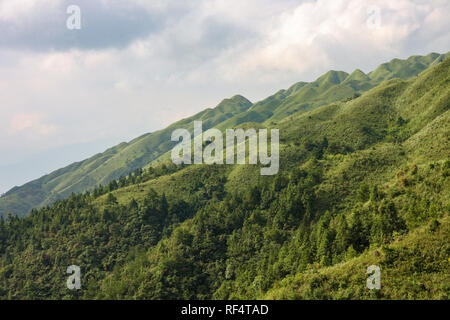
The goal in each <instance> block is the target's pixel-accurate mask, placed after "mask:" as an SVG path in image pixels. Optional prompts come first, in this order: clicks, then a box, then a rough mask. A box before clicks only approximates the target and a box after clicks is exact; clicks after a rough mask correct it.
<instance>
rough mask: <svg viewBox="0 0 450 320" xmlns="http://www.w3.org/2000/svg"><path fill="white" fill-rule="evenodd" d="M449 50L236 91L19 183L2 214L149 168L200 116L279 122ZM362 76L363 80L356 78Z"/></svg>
mask: <svg viewBox="0 0 450 320" xmlns="http://www.w3.org/2000/svg"><path fill="white" fill-rule="evenodd" d="M449 55H450V53H447V54H437V53H431V54H429V55H427V56H412V57H410V58H408V59H406V60H400V59H393V60H391V61H390V62H388V63H385V64H382V65H380V66H379V67H378V68H376V69H375V70H374V71H372V72H370V73H369V74H367V75H366V77H362V74H361V73H359V72H357V71H356V70H355V71H354V72H353V73H352V74H348V73H346V72H343V71H333V70H331V71H328V72H327V73H325V74H324V75H322V76H320V77H318V78H317V79H316V80H315V81H313V82H310V83H307V82H297V83H295V84H294V85H292V86H290V87H289V88H288V89H287V90H280V91H278V92H277V93H275V94H274V95H272V96H269V97H268V98H266V99H263V100H261V101H259V102H256V103H251V102H250V101H249V100H248V99H246V98H245V97H243V96H241V95H235V96H233V97H231V98H229V99H224V100H222V101H221V102H220V103H219V104H218V105H217V106H216V107H215V108H213V109H205V110H203V111H201V112H199V113H197V114H195V115H193V116H191V117H188V118H185V119H182V120H179V121H177V122H175V123H174V124H172V125H170V126H168V127H166V128H165V129H162V130H159V131H156V132H153V133H147V134H144V135H142V136H140V137H137V138H135V139H133V140H131V141H130V142H122V143H120V144H118V145H116V146H114V147H111V148H109V149H107V150H106V151H105V152H103V153H98V154H96V155H94V156H93V157H90V158H88V159H85V160H83V161H79V162H76V163H73V164H71V165H69V166H66V167H64V168H60V169H58V170H55V171H53V172H51V173H50V174H48V175H45V176H43V177H41V178H39V179H36V180H33V181H31V182H29V183H26V184H25V185H23V186H20V187H14V188H13V189H11V190H9V191H8V192H6V193H5V194H4V195H3V196H2V197H1V198H0V216H6V215H7V214H8V213H9V212H11V213H13V214H15V215H20V216H23V215H26V214H27V213H28V212H29V210H30V209H31V208H34V207H40V206H43V205H48V204H51V203H53V202H54V201H55V200H57V199H61V198H64V197H67V196H69V195H70V194H71V193H73V192H75V193H79V192H83V191H86V190H90V189H92V188H94V187H95V186H97V185H99V184H107V183H109V181H111V180H113V179H117V178H119V177H120V176H124V175H127V174H129V173H131V172H133V171H134V170H137V169H139V168H142V167H145V166H147V165H149V164H150V163H152V162H153V161H155V160H157V159H158V158H159V157H161V156H163V155H164V154H166V153H167V152H168V151H169V150H170V149H171V148H172V147H173V146H174V145H175V143H174V142H171V141H170V134H171V132H172V131H173V130H174V129H175V128H180V127H181V128H187V129H188V130H190V131H192V126H193V121H194V120H202V121H203V127H204V129H208V128H210V127H217V128H218V129H221V130H224V129H226V128H232V127H235V126H238V125H240V124H243V123H245V122H255V123H261V124H262V123H265V124H270V123H275V122H277V121H280V120H282V119H284V118H286V117H288V116H290V115H293V114H299V113H302V112H306V111H308V110H311V109H314V108H317V107H320V106H323V105H327V104H330V103H332V102H337V101H340V100H344V99H351V98H354V97H357V96H358V95H360V94H361V93H362V92H365V91H367V90H369V89H370V88H373V87H374V86H376V85H377V84H379V83H380V82H381V81H385V80H389V79H392V78H393V77H395V76H398V77H400V78H402V77H403V78H405V79H408V78H411V77H413V76H416V75H418V74H419V73H420V72H422V71H424V70H425V69H426V68H428V67H430V66H432V65H434V64H436V63H438V62H439V61H442V60H443V59H444V58H445V57H446V56H449ZM355 72H357V74H356V75H355V74H354V73H355ZM361 72H362V71H361ZM356 76H358V77H359V78H361V79H355V77H356Z"/></svg>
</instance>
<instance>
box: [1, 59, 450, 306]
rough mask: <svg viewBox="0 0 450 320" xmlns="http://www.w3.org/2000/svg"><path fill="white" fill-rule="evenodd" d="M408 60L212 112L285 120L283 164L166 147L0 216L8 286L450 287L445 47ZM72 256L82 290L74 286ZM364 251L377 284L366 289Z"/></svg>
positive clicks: (293, 292) (296, 290)
mask: <svg viewBox="0 0 450 320" xmlns="http://www.w3.org/2000/svg"><path fill="white" fill-rule="evenodd" d="M399 61H400V60H399ZM399 61H397V60H393V61H391V62H390V63H388V64H386V65H385V66H384V67H382V68H381V69H380V70H379V71H377V70H378V69H377V70H376V71H374V73H373V74H368V75H366V76H365V75H364V74H363V73H362V72H359V71H355V72H353V73H352V74H351V75H348V74H345V73H343V72H336V71H330V72H328V73H327V74H325V75H324V76H322V77H320V78H319V79H318V80H316V81H315V82H312V83H299V84H297V85H294V86H293V87H291V88H290V89H288V90H286V91H280V92H278V93H277V94H275V95H274V96H271V97H269V98H267V99H266V100H263V101H261V102H258V103H256V104H254V105H252V106H250V104H248V103H247V104H245V103H244V104H242V109H245V110H241V111H240V112H239V113H236V115H234V116H232V117H231V116H230V117H228V118H227V119H226V120H225V121H223V122H220V123H218V124H217V125H215V126H216V127H220V128H222V129H223V128H225V127H224V125H226V126H228V125H231V127H233V126H243V127H271V128H277V129H279V131H280V171H279V173H278V174H277V175H274V176H261V175H260V171H259V166H258V165H179V166H176V165H174V164H172V163H170V162H165V161H161V162H160V163H158V164H155V165H154V166H147V167H146V168H145V169H143V170H136V171H135V172H134V173H133V174H131V175H128V176H126V177H122V178H121V179H118V180H112V181H111V182H110V183H108V184H107V185H106V186H102V187H98V188H95V189H94V190H92V192H84V193H79V194H74V195H71V196H70V197H69V198H67V199H65V200H58V201H56V202H55V203H54V204H53V205H52V206H48V207H44V208H41V209H39V210H36V209H35V210H33V211H32V212H31V214H30V215H28V216H27V217H24V218H19V217H9V218H8V219H7V221H3V220H0V298H3V299H19V298H29V299H38V298H39V299H55V298H65V299H92V298H100V299H260V298H276V299H393V298H394V299H412V298H414V299H449V297H450V286H449V270H450V269H449V257H450V244H449V242H448V236H449V234H448V233H449V217H448V213H449V210H450V192H449V190H450V179H449V177H450V152H449V150H450V130H449V128H450V59H445V60H444V59H442V56H435V55H434V54H431V55H428V56H426V57H422V58H420V57H412V58H410V59H408V60H405V61H404V68H405V69H404V70H403V69H402V67H399ZM419 61H423V62H420V63H419ZM400 62H401V61H400ZM424 64H427V65H428V66H430V67H428V68H425V67H424V68H423V69H422V70H423V71H422V72H421V73H420V74H419V75H418V76H417V77H415V76H412V77H411V75H412V74H413V72H412V71H411V68H417V69H421V68H422V66H423V65H424ZM384 70H390V72H393V73H395V74H396V75H399V76H405V77H406V78H408V79H406V80H405V79H403V80H402V79H400V78H393V77H391V76H386V73H385V72H384ZM419 71H420V70H416V72H417V73H418V72H419ZM375 74H376V76H374V75H375ZM406 75H409V76H406ZM368 78H370V80H368ZM374 79H383V80H386V81H383V82H381V83H380V84H378V85H376V86H375V85H372V87H371V89H370V90H368V91H366V92H363V93H361V96H357V95H353V94H354V93H355V92H356V93H358V90H360V89H358V90H356V89H354V88H353V86H355V87H358V86H359V84H358V81H361V85H362V82H364V83H367V82H373V81H378V80H374ZM344 87H345V88H352V90H354V91H351V92H352V96H350V97H345V95H341V94H340V93H341V90H340V89H339V90H338V89H336V88H344ZM348 92H350V91H348ZM343 97H344V98H343ZM297 99H298V100H297ZM308 99H310V100H308ZM334 99H336V100H334ZM232 100H233V99H232ZM239 100H240V101H244V100H243V98H239ZM327 100H328V101H331V103H326V102H325V101H327ZM300 101H305V102H300ZM306 101H309V102H306ZM298 103H300V105H299V104H298ZM301 103H309V104H310V105H308V106H304V107H301V105H302V104H301ZM225 106H227V104H224V105H222V107H223V108H222V109H221V110H217V112H219V111H220V112H221V113H224V112H225V109H227V108H228V107H225ZM291 108H300V109H299V111H302V112H295V113H290V111H292V110H294V109H291ZM216 109H217V108H216ZM216 109H215V110H216ZM233 110H236V109H233ZM207 112H208V111H205V113H203V115H205V114H206V113H207ZM253 113H254V114H253ZM215 115H217V114H216V113H215ZM252 115H254V117H253V116H252ZM207 116H208V118H209V119H210V118H211V117H210V116H209V115H207ZM196 117H202V115H197V116H196ZM258 117H259V118H258ZM213 118H214V119H216V117H213ZM219 118H220V116H219ZM250 119H252V120H253V122H250V123H249V122H248V121H249V120H250ZM221 120H222V119H221ZM217 121H219V120H217ZM186 125H187V124H186ZM160 154H167V153H166V152H165V151H163V150H161V153H160ZM71 264H75V265H78V266H80V268H81V270H82V288H83V289H82V290H79V291H70V290H67V288H66V286H65V285H66V279H67V274H66V272H65V271H66V268H67V266H68V265H71ZM371 264H377V265H379V266H380V267H381V270H382V271H381V272H382V278H381V279H382V280H381V281H382V283H381V290H373V291H370V290H368V289H366V281H365V280H366V279H367V275H366V268H367V267H368V266H369V265H371Z"/></svg>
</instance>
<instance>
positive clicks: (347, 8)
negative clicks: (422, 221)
mask: <svg viewBox="0 0 450 320" xmlns="http://www.w3.org/2000/svg"><path fill="white" fill-rule="evenodd" d="M70 5H77V6H78V7H79V8H80V13H81V20H80V22H81V29H68V28H67V20H68V19H69V20H70V21H69V22H73V21H75V20H73V19H72V18H73V17H72V13H73V12H69V13H67V9H68V7H69V6H70ZM449 16H450V1H448V0H431V1H430V0H417V1H412V0H409V1H408V0H396V1H391V0H379V1H377V0H372V1H363V0H350V1H340V0H316V1H306V0H303V1H302V0H270V1H269V0H189V1H186V0H174V1H172V0H167V1H165V0H79V1H77V0H70V1H66V0H0V150H1V151H0V155H1V157H0V193H1V192H4V191H6V190H8V189H9V188H11V187H12V186H14V185H20V184H23V183H24V182H26V181H28V180H29V179H32V178H38V177H39V176H41V175H42V174H44V173H48V172H50V171H52V170H54V169H57V168H58V167H60V166H63V165H67V164H69V163H71V162H73V161H78V160H82V159H84V158H85V157H88V156H90V155H92V154H94V153H96V152H100V151H103V150H104V149H105V148H107V147H110V146H113V145H114V144H116V143H118V142H121V141H128V140H130V139H132V138H134V137H136V136H139V135H141V134H143V133H146V132H150V131H154V130H157V129H160V128H162V127H164V126H166V125H168V124H170V123H172V122H173V121H175V120H178V119H181V118H183V117H186V116H190V115H192V114H194V113H196V112H198V111H200V110H202V109H204V108H206V107H214V106H215V105H217V104H218V103H219V102H220V101H221V100H222V99H223V98H226V97H230V96H232V95H234V94H238V93H239V94H242V95H244V96H246V97H247V98H248V99H250V100H251V101H253V102H255V101H258V100H259V99H262V98H264V97H266V96H268V95H270V94H272V93H274V92H276V91H277V90H279V89H281V88H286V87H288V86H290V85H291V84H293V83H295V82H297V81H311V80H314V79H315V78H317V77H318V76H320V75H321V74H322V73H324V72H326V71H327V70H329V69H338V70H344V71H347V72H351V71H353V70H354V69H355V68H360V69H362V70H363V71H365V72H369V71H371V70H372V69H374V68H375V67H376V66H377V65H378V64H380V63H383V62H386V61H388V60H391V59H392V58H395V57H398V58H406V57H408V56H410V55H414V54H427V53H430V52H439V53H444V52H447V51H449V50H450V35H449V32H448V30H450V19H449Z"/></svg>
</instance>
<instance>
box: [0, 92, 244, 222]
mask: <svg viewBox="0 0 450 320" xmlns="http://www.w3.org/2000/svg"><path fill="white" fill-rule="evenodd" d="M251 105H252V103H251V102H250V101H248V100H247V99H245V98H244V97H242V96H239V95H237V96H234V97H232V98H231V99H225V100H223V101H222V102H221V103H220V104H219V105H218V106H217V107H216V108H214V109H206V110H204V111H202V112H200V113H198V114H196V115H194V116H192V117H189V118H187V119H183V120H181V121H178V122H176V123H174V124H172V125H170V126H169V127H167V128H166V129H164V130H160V131H156V132H154V133H149V134H145V135H143V136H141V137H139V138H136V139H134V140H132V141H130V142H128V143H121V144H119V145H118V146H115V147H113V148H111V149H108V150H106V151H105V152H103V153H99V154H97V155H95V156H93V157H91V158H89V159H87V160H84V161H81V162H77V163H74V164H71V165H69V166H67V167H65V168H62V169H59V170H57V171H54V172H52V173H50V174H49V175H46V176H44V177H42V178H40V179H37V180H34V181H32V182H30V183H27V184H25V185H24V186H22V187H16V188H13V189H12V190H10V191H9V192H7V193H6V194H5V195H4V196H3V197H1V198H0V216H4V217H6V215H7V214H8V213H10V212H11V213H13V214H16V215H19V216H23V215H25V214H27V213H28V212H29V210H31V208H33V207H40V206H43V205H48V204H51V203H53V202H54V201H55V200H57V199H61V198H65V197H68V196H69V195H70V194H71V193H79V192H83V191H85V190H89V189H92V188H93V187H95V186H98V185H99V184H107V183H109V182H110V181H111V180H113V179H117V178H119V177H121V176H125V175H127V174H129V173H131V172H133V171H135V170H136V169H139V168H142V167H144V166H145V165H147V164H148V163H150V162H151V161H153V160H154V159H156V158H158V157H159V156H160V155H162V154H164V153H165V152H167V151H168V150H171V149H172V148H173V146H174V145H175V144H176V142H172V141H170V136H171V134H172V132H173V131H174V130H175V129H177V128H187V129H189V130H191V132H192V130H193V121H194V120H202V121H203V127H204V128H205V129H207V128H210V127H214V126H216V125H217V124H219V123H221V122H223V121H224V120H226V119H229V118H231V117H233V116H234V115H236V114H240V113H242V112H243V111H245V110H247V109H248V108H249V107H250V106H251Z"/></svg>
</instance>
